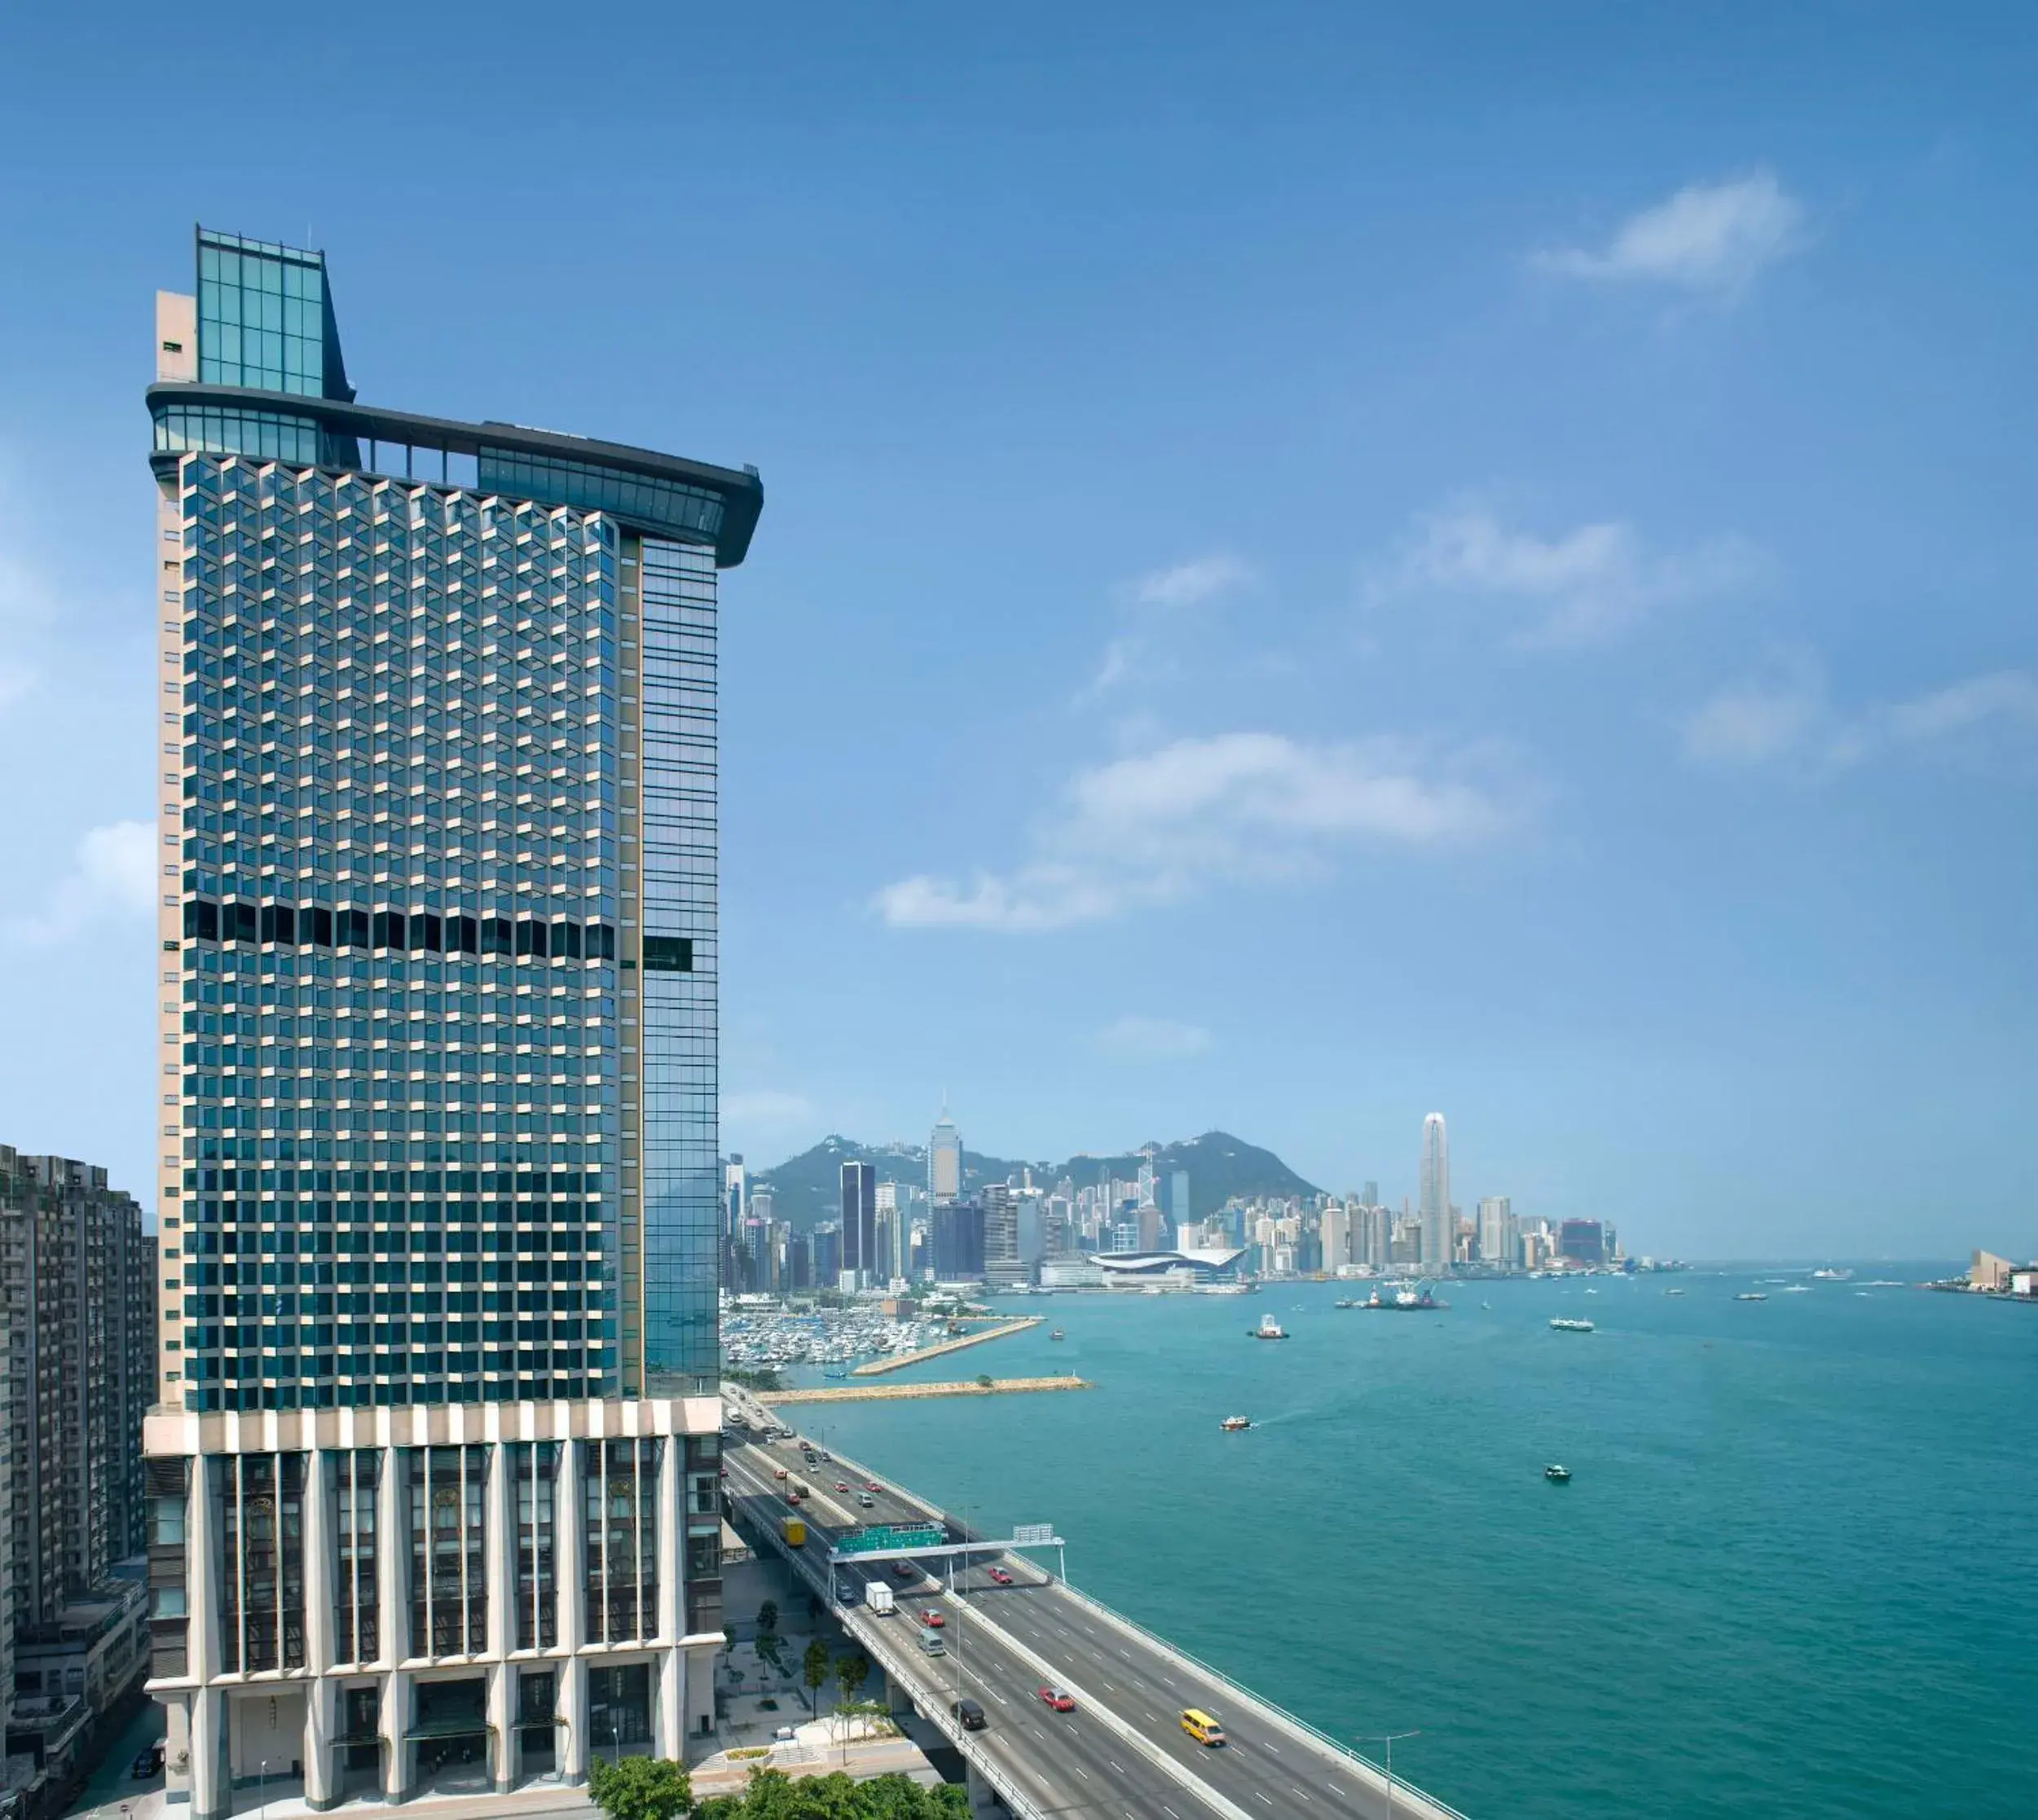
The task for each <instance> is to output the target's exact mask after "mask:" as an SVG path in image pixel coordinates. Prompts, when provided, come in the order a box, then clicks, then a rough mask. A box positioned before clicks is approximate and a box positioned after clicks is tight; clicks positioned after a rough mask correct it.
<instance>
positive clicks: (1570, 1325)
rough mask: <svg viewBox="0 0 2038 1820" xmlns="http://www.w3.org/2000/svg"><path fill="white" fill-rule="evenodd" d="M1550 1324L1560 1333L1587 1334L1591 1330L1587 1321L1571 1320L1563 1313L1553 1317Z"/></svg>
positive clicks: (1590, 1324)
mask: <svg viewBox="0 0 2038 1820" xmlns="http://www.w3.org/2000/svg"><path fill="white" fill-rule="evenodd" d="M1550 1325H1551V1326H1552V1328H1553V1329H1555V1330H1556V1331H1557V1332H1558V1333H1560V1334H1589V1333H1591V1332H1592V1331H1593V1327H1592V1323H1591V1321H1573V1320H1570V1319H1569V1318H1567V1317H1565V1316H1563V1315H1557V1316H1556V1317H1553V1318H1552V1321H1551V1322H1550Z"/></svg>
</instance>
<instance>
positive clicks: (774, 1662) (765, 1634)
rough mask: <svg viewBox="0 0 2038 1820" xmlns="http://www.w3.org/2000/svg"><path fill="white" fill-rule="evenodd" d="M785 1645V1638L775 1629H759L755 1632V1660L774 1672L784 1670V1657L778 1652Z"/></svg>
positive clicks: (781, 1672)
mask: <svg viewBox="0 0 2038 1820" xmlns="http://www.w3.org/2000/svg"><path fill="white" fill-rule="evenodd" d="M785 1646H786V1639H785V1638H782V1637H781V1636H780V1635H779V1634H778V1633H777V1631H775V1630H760V1631H759V1632H758V1633H757V1642H756V1645H755V1648H756V1651H757V1660H759V1662H761V1663H763V1664H764V1665H765V1667H767V1668H770V1669H771V1670H773V1672H774V1673H777V1674H781V1675H782V1674H783V1673H785V1672H786V1658H785V1657H784V1656H783V1655H781V1654H780V1651H782V1650H783V1649H784V1648H785Z"/></svg>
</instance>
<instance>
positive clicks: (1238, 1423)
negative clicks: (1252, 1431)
mask: <svg viewBox="0 0 2038 1820" xmlns="http://www.w3.org/2000/svg"><path fill="white" fill-rule="evenodd" d="M1217 1426H1218V1427H1220V1428H1221V1429H1222V1430H1223V1431H1225V1433H1226V1434H1227V1435H1235V1434H1237V1433H1238V1431H1239V1430H1240V1429H1241V1428H1250V1427H1252V1418H1251V1417H1249V1416H1226V1418H1224V1420H1223V1421H1222V1422H1219V1423H1218V1424H1217Z"/></svg>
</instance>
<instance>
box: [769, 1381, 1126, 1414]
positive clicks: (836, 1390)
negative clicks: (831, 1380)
mask: <svg viewBox="0 0 2038 1820" xmlns="http://www.w3.org/2000/svg"><path fill="white" fill-rule="evenodd" d="M1089 1387H1090V1385H1089V1379H1088V1378H992V1379H991V1380H990V1382H989V1383H978V1382H977V1380H976V1379H975V1378H966V1379H963V1380H962V1381H961V1382H959V1383H940V1384H851V1385H847V1386H844V1385H839V1384H830V1385H827V1386H825V1387H821V1386H817V1387H814V1388H813V1389H811V1390H796V1391H753V1392H752V1393H751V1394H752V1395H753V1396H755V1397H756V1399H757V1400H758V1401H759V1403H762V1404H764V1405H767V1406H768V1407H769V1408H772V1409H777V1408H778V1407H779V1406H780V1405H783V1404H787V1403H874V1402H880V1401H885V1402H892V1401H904V1400H908V1399H910V1398H913V1397H916V1396H1009V1395H1010V1394H1012V1393H1014V1392H1015V1391H1086V1390H1088V1389H1089Z"/></svg>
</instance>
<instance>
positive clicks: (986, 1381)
mask: <svg viewBox="0 0 2038 1820" xmlns="http://www.w3.org/2000/svg"><path fill="white" fill-rule="evenodd" d="M976 1387H977V1388H978V1389H979V1390H980V1391H987V1390H988V1389H989V1388H990V1387H991V1374H990V1373H989V1372H988V1371H979V1373H978V1374H976Z"/></svg>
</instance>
